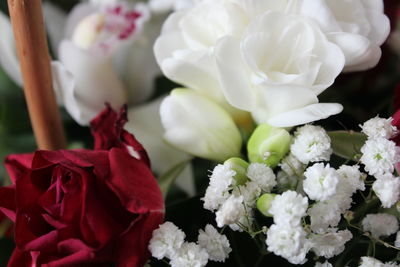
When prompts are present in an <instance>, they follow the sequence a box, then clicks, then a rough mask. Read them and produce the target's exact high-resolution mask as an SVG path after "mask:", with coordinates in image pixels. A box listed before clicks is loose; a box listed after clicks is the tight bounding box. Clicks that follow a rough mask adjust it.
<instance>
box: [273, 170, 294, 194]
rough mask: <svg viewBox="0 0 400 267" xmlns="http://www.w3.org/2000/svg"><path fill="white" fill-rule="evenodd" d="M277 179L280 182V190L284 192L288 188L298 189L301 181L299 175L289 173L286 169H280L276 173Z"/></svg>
mask: <svg viewBox="0 0 400 267" xmlns="http://www.w3.org/2000/svg"><path fill="white" fill-rule="evenodd" d="M276 181H277V183H278V189H279V191H280V192H284V191H287V190H294V189H296V186H297V183H298V182H299V177H298V176H292V175H288V174H286V172H284V171H279V172H278V174H277V175H276Z"/></svg>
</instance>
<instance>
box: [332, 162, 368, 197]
mask: <svg viewBox="0 0 400 267" xmlns="http://www.w3.org/2000/svg"><path fill="white" fill-rule="evenodd" d="M359 168H360V166H358V165H354V166H348V165H342V166H340V168H339V169H338V170H337V173H338V174H339V175H340V177H341V178H342V179H340V183H342V181H344V182H345V184H346V186H348V187H349V190H350V191H351V194H353V193H355V192H356V191H357V190H361V191H364V190H365V184H364V181H363V180H362V173H361V172H360V170H359Z"/></svg>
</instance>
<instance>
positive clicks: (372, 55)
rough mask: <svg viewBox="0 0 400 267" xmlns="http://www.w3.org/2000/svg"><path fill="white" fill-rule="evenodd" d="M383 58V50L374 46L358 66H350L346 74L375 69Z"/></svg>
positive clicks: (345, 70)
mask: <svg viewBox="0 0 400 267" xmlns="http://www.w3.org/2000/svg"><path fill="white" fill-rule="evenodd" d="M381 56H382V50H381V48H380V47H379V46H376V45H372V46H370V47H369V49H368V50H367V52H366V53H365V54H364V55H363V57H362V58H360V61H359V62H358V63H357V64H354V65H349V66H346V67H345V68H344V70H343V71H344V72H352V71H363V70H368V69H371V68H373V67H375V66H376V65H377V64H378V63H379V60H380V59H381Z"/></svg>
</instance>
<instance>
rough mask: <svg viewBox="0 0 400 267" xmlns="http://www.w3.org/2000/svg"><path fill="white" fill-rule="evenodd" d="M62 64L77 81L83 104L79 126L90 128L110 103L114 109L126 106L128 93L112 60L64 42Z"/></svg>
mask: <svg viewBox="0 0 400 267" xmlns="http://www.w3.org/2000/svg"><path fill="white" fill-rule="evenodd" d="M59 55H60V61H61V62H62V63H63V64H64V66H65V68H66V70H68V71H69V72H70V73H71V74H72V75H73V77H74V79H75V84H76V86H75V89H74V97H75V98H76V101H77V103H80V105H79V106H80V107H76V108H80V110H82V113H81V115H80V116H79V121H78V123H80V124H82V125H87V124H88V123H89V121H90V120H92V119H93V118H94V117H95V116H96V115H97V114H98V113H99V112H100V111H101V110H103V109H104V105H105V103H106V102H108V103H110V105H111V106H112V107H113V108H114V109H119V108H120V107H121V106H122V105H123V104H125V103H126V101H127V98H126V93H125V89H124V88H123V86H122V84H121V81H120V80H119V79H118V77H117V75H116V73H115V72H114V70H113V67H112V62H111V59H110V58H108V57H102V55H96V56H93V54H90V51H85V50H82V49H80V48H78V47H77V46H75V45H74V44H73V43H72V42H70V41H67V40H64V41H62V42H61V45H60V49H59Z"/></svg>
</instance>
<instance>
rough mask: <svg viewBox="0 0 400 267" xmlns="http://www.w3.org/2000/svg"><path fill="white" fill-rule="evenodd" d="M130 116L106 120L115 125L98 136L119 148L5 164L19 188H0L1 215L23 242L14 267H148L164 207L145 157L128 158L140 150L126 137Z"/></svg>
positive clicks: (12, 263) (43, 155)
mask: <svg viewBox="0 0 400 267" xmlns="http://www.w3.org/2000/svg"><path fill="white" fill-rule="evenodd" d="M124 113H125V111H123V112H122V113H121V114H120V115H116V113H115V112H113V111H112V110H111V109H109V108H108V109H107V110H106V111H105V112H103V113H102V114H101V116H103V118H104V119H110V118H111V117H112V118H114V120H113V121H112V120H108V123H107V124H103V125H102V126H99V125H98V126H99V127H98V128H97V131H100V132H102V133H103V134H104V133H107V132H109V133H114V134H110V138H112V139H113V140H114V141H113V142H114V147H111V146H109V147H97V149H98V150H94V151H91V150H74V151H68V150H61V151H37V152H36V153H34V154H29V155H13V156H9V157H8V158H7V159H6V167H7V170H8V172H9V174H10V176H11V178H12V180H13V185H12V186H10V187H3V188H0V211H2V212H3V213H4V214H5V215H7V216H8V217H9V218H10V219H11V220H12V221H14V222H15V242H16V249H15V250H14V253H13V255H12V257H11V259H10V262H9V264H8V266H18V267H24V266H49V267H50V266H52V267H53V266H104V265H106V264H109V263H115V264H116V266H122V267H133V266H143V265H144V263H145V262H146V260H147V259H148V257H149V252H148V249H147V247H148V242H149V240H150V238H151V235H152V231H153V230H154V229H155V228H157V227H158V225H159V224H161V223H162V221H163V217H164V204H163V198H162V195H161V192H160V189H159V187H158V185H157V182H156V180H155V178H154V177H153V175H152V173H151V171H150V169H149V166H148V162H147V155H145V151H144V150H143V151H136V152H137V153H138V154H139V155H140V156H139V158H140V159H137V158H135V157H132V156H131V155H130V154H129V153H128V149H127V147H128V146H131V147H133V148H140V147H141V146H140V144H139V143H137V142H136V140H135V139H134V137H133V136H130V137H129V136H128V134H127V132H125V131H124V130H122V127H123V124H121V120H120V119H121V118H123V117H124ZM97 122H98V121H97ZM107 128H110V129H107ZM111 128H114V130H112V129H111ZM95 132H96V130H95ZM97 133H98V132H97ZM103 134H99V135H98V136H102V137H104V135H103ZM98 136H97V135H96V134H95V138H96V140H95V142H96V144H99V143H100V141H99V140H98V138H99V137H98ZM120 137H123V138H120ZM118 140H119V141H118Z"/></svg>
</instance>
